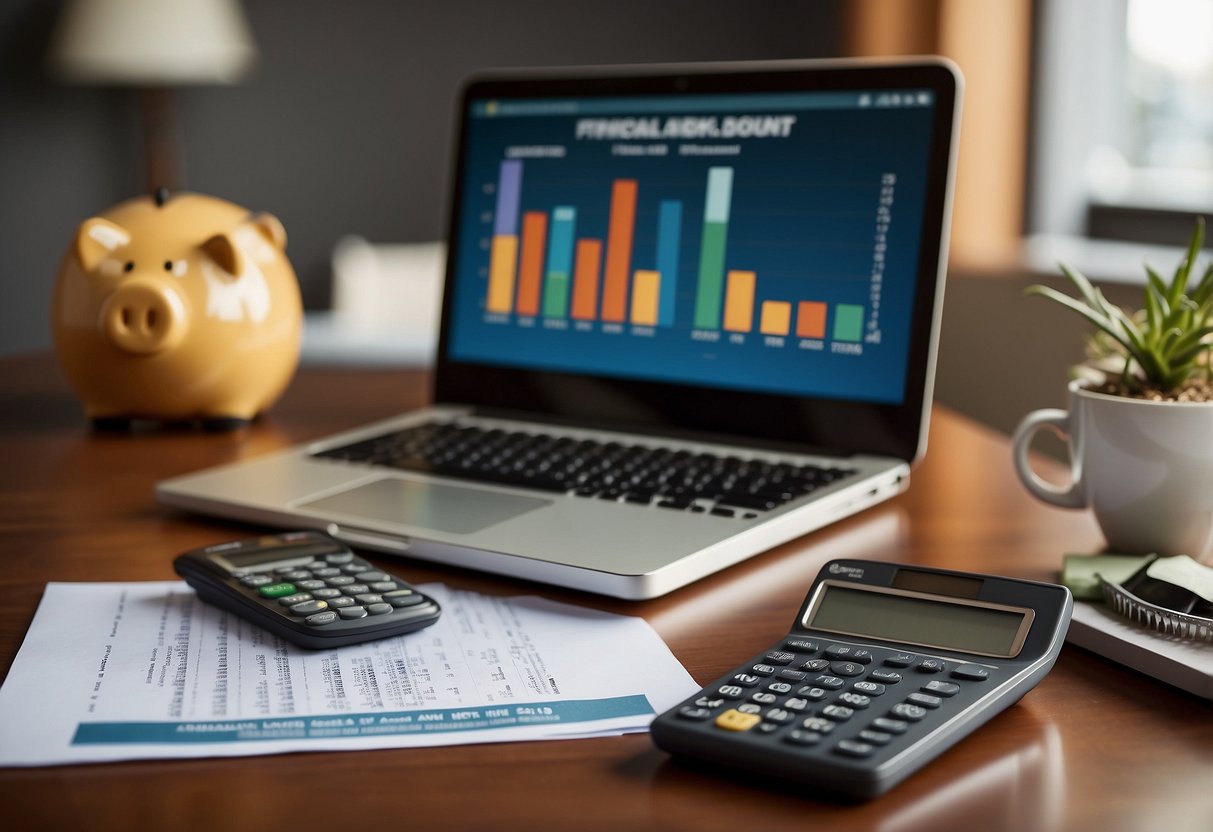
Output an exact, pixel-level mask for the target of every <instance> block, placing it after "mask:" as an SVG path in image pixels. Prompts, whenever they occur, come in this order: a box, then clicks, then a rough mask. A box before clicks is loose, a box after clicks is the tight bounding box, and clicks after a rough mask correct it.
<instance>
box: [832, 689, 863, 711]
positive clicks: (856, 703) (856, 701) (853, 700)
mask: <svg viewBox="0 0 1213 832" xmlns="http://www.w3.org/2000/svg"><path fill="white" fill-rule="evenodd" d="M834 701H835V702H837V703H838V704H839V705H846V706H847V707H848V708H854V709H855V710H857V711H858V710H863V709H864V708H866V707H868V706H869V705H871V704H872V700H871V698H870V697H867V696H864V695H863V694H862V693H840V694H838V698H837V699H836V700H834Z"/></svg>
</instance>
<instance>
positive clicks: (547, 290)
mask: <svg viewBox="0 0 1213 832" xmlns="http://www.w3.org/2000/svg"><path fill="white" fill-rule="evenodd" d="M568 314H569V276H568V275H567V274H565V273H564V272H548V274H547V280H546V281H545V282H544V288H543V317H545V318H563V317H565V316H566V315H568Z"/></svg>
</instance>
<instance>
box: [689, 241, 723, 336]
mask: <svg viewBox="0 0 1213 832" xmlns="http://www.w3.org/2000/svg"><path fill="white" fill-rule="evenodd" d="M728 230H729V226H728V223H723V222H705V223H704V224H703V243H702V245H701V246H700V248H699V283H698V286H697V288H696V292H695V328H696V329H720V308H721V306H723V305H724V244H725V237H726V235H727V233H728Z"/></svg>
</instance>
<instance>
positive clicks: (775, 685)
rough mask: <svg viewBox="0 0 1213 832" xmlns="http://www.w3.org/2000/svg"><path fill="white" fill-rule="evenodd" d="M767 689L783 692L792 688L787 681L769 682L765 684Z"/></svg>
mask: <svg viewBox="0 0 1213 832" xmlns="http://www.w3.org/2000/svg"><path fill="white" fill-rule="evenodd" d="M767 690H769V691H770V692H771V693H778V694H784V693H789V692H790V691H791V690H792V686H791V685H789V684H788V683H787V682H771V684H769V685H767Z"/></svg>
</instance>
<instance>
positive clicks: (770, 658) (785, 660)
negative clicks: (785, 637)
mask: <svg viewBox="0 0 1213 832" xmlns="http://www.w3.org/2000/svg"><path fill="white" fill-rule="evenodd" d="M763 658H765V659H766V660H767V662H769V663H770V664H779V665H784V664H791V663H792V661H793V660H794V659H795V658H796V654H795V653H782V652H780V651H778V650H772V651H771V652H770V653H767V654H766V656H764V657H763Z"/></svg>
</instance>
